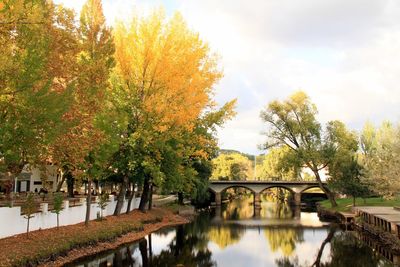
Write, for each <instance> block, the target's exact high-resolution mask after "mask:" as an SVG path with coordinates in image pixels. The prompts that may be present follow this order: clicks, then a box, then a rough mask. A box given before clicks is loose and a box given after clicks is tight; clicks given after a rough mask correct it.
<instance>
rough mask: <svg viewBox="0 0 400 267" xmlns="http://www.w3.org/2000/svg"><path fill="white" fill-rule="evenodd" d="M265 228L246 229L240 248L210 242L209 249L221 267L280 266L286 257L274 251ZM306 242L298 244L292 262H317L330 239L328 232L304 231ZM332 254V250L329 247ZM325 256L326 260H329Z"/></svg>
mask: <svg viewBox="0 0 400 267" xmlns="http://www.w3.org/2000/svg"><path fill="white" fill-rule="evenodd" d="M263 230H264V228H261V229H260V231H258V230H257V229H246V232H245V234H244V235H243V236H242V238H241V239H240V241H239V242H238V243H236V244H233V245H230V246H228V247H226V248H224V249H221V248H219V247H218V245H217V244H215V243H214V242H212V241H210V243H209V248H210V250H212V252H213V259H215V260H216V261H217V262H218V266H232V267H235V266H254V267H256V266H264V267H265V266H276V263H275V261H276V260H277V259H280V258H283V257H284V256H285V255H284V253H283V252H282V250H280V249H278V250H275V251H272V249H271V246H270V243H269V242H268V240H267V239H266V237H265V235H264V233H263ZM301 231H303V235H304V241H303V242H300V243H296V244H295V248H294V250H293V253H292V254H291V255H290V256H289V258H294V257H298V259H299V263H300V264H303V265H306V266H308V264H310V265H311V264H312V262H313V261H314V257H316V255H317V253H318V249H319V247H320V245H321V243H322V241H323V239H324V238H325V237H326V235H327V230H326V229H303V230H301ZM327 251H329V247H327ZM327 254H328V253H324V255H323V258H322V260H323V261H325V260H326V259H327Z"/></svg>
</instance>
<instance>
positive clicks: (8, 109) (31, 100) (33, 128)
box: [0, 0, 73, 180]
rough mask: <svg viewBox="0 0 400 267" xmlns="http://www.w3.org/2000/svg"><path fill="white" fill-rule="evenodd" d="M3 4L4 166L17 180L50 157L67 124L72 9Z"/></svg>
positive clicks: (0, 102) (0, 92) (0, 133)
mask: <svg viewBox="0 0 400 267" xmlns="http://www.w3.org/2000/svg"><path fill="white" fill-rule="evenodd" d="M0 9H1V10H0V21H1V25H0V44H1V47H2V49H1V51H0V60H1V62H2V64H1V66H0V125H1V127H0V159H1V160H0V172H4V173H6V175H7V176H8V177H9V178H10V179H11V180H12V179H14V178H15V177H16V176H17V175H18V174H19V173H20V172H21V170H22V169H23V168H24V166H25V165H26V164H28V163H30V164H37V163H40V162H43V161H44V160H46V159H47V158H48V154H49V151H48V146H49V145H50V144H51V143H52V142H54V140H55V139H56V137H57V136H58V135H59V134H60V132H62V131H63V129H64V124H63V123H61V121H62V117H63V115H64V114H65V112H66V110H67V109H68V105H69V102H70V88H69V84H68V81H69V79H70V77H69V76H68V75H67V74H66V73H68V74H69V73H70V72H69V69H70V67H69V66H70V65H71V64H69V63H70V61H69V60H70V59H71V57H70V56H68V55H69V53H70V52H71V50H73V48H71V49H69V48H67V46H65V47H64V44H65V43H64V42H63V41H64V40H63V39H62V36H69V33H70V32H69V30H70V27H69V26H70V25H69V22H70V20H69V19H68V18H69V17H70V15H71V12H70V11H68V10H66V9H63V8H62V7H55V6H54V5H53V4H51V3H50V2H48V1H23V0H17V1H4V2H2V3H1V8H0ZM68 38H69V37H68ZM68 38H67V39H68ZM71 47H73V45H71ZM64 48H66V49H64Z"/></svg>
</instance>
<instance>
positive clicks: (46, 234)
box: [0, 208, 189, 267]
mask: <svg viewBox="0 0 400 267" xmlns="http://www.w3.org/2000/svg"><path fill="white" fill-rule="evenodd" d="M188 222H189V220H188V219H186V218H184V217H183V216H180V215H177V214H174V212H173V211H171V210H170V209H167V208H163V209H160V208H154V209H152V210H151V211H148V212H147V213H142V212H140V211H138V210H135V211H133V212H131V213H130V214H122V215H120V216H118V217H117V216H109V217H107V218H106V219H105V220H102V221H91V222H90V223H89V227H85V225H84V224H83V223H80V224H76V225H69V226H64V227H60V228H59V229H56V228H52V229H46V230H38V231H34V232H31V233H29V237H27V236H26V234H20V235H16V236H12V237H9V238H4V239H0V247H1V248H2V249H1V250H0V266H1V267H8V266H62V265H64V264H66V263H68V262H71V261H74V260H76V259H78V258H81V257H84V256H90V255H93V254H96V253H99V252H102V251H106V250H109V249H114V248H117V247H118V246H120V245H122V244H124V243H128V242H133V241H136V240H139V239H141V238H143V237H144V236H146V235H147V234H149V233H151V232H154V231H157V230H159V229H161V228H163V227H167V226H174V225H179V224H185V223H188Z"/></svg>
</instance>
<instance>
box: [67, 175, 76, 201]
mask: <svg viewBox="0 0 400 267" xmlns="http://www.w3.org/2000/svg"><path fill="white" fill-rule="evenodd" d="M64 176H65V177H66V179H67V191H68V197H71V198H73V197H74V184H75V178H74V176H73V175H72V173H71V172H67V173H66V174H65V175H64Z"/></svg>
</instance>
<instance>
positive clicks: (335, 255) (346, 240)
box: [315, 232, 392, 267]
mask: <svg viewBox="0 0 400 267" xmlns="http://www.w3.org/2000/svg"><path fill="white" fill-rule="evenodd" d="M330 244H331V251H330V254H331V260H330V262H329V263H321V264H320V265H315V266H317V267H318V266H321V267H342V266H352V267H376V266H392V265H391V264H390V265H386V264H384V263H383V262H380V258H381V257H379V256H378V255H377V254H376V253H374V252H373V250H372V249H371V248H370V247H368V246H367V245H366V244H364V243H363V242H362V241H360V240H359V239H357V238H356V237H355V236H354V234H353V233H351V232H338V233H336V234H335V235H334V236H333V238H332V240H331V242H330Z"/></svg>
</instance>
